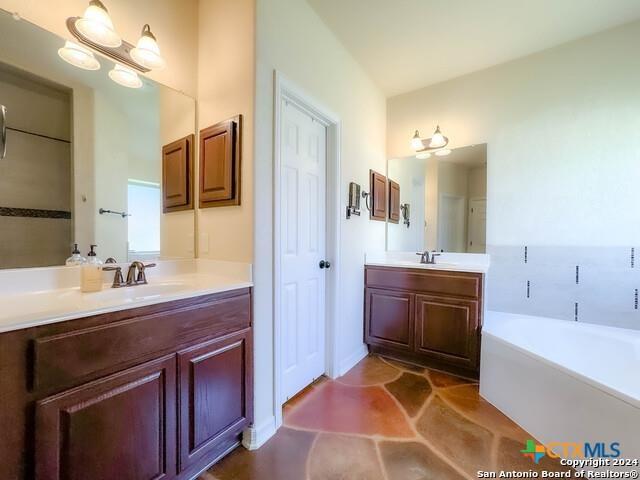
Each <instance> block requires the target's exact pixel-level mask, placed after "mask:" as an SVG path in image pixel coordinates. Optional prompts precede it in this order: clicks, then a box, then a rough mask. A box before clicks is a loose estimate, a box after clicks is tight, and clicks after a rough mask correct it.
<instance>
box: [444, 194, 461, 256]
mask: <svg viewBox="0 0 640 480" xmlns="http://www.w3.org/2000/svg"><path fill="white" fill-rule="evenodd" d="M465 203H466V202H465V197H460V196H457V195H449V194H442V195H440V198H439V199H438V249H439V250H440V249H442V250H444V251H445V252H464V251H466V248H465Z"/></svg>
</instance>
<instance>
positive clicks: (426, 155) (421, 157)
mask: <svg viewBox="0 0 640 480" xmlns="http://www.w3.org/2000/svg"><path fill="white" fill-rule="evenodd" d="M430 156H431V154H430V153H429V152H418V153H417V154H416V158H417V159H418V160H426V159H427V158H429V157H430Z"/></svg>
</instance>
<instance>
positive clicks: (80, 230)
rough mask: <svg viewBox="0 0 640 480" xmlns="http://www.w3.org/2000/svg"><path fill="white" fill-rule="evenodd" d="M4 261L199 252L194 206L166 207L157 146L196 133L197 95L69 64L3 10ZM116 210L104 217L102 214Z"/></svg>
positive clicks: (53, 45)
mask: <svg viewBox="0 0 640 480" xmlns="http://www.w3.org/2000/svg"><path fill="white" fill-rule="evenodd" d="M0 31H2V42H0V105H4V106H6V111H7V114H6V119H5V122H4V124H5V126H6V127H7V130H6V131H7V139H6V156H5V158H3V159H0V268H20V267H40V266H56V265H63V264H64V263H65V260H66V258H67V257H69V255H70V252H71V249H72V245H73V243H78V244H79V247H80V250H81V253H82V254H83V255H86V253H87V251H88V248H89V245H90V244H97V245H98V248H97V251H98V255H99V257H101V258H102V259H106V258H108V257H114V258H115V259H116V260H117V261H118V262H127V261H131V260H134V259H135V260H141V259H145V260H147V259H161V258H165V259H168V258H184V257H193V254H194V245H193V242H194V237H195V235H194V228H195V220H194V211H193V210H185V211H180V212H170V213H162V203H161V185H162V146H163V145H167V144H169V143H171V142H173V141H175V140H178V139H180V138H183V137H185V136H187V135H190V134H193V133H194V132H195V118H196V115H195V100H194V99H193V98H191V97H189V96H187V95H184V94H183V93H181V92H178V91H175V90H173V89H171V88H168V87H166V86H163V85H160V84H158V83H156V82H154V81H151V80H149V79H147V78H144V77H142V76H141V79H142V87H141V88H139V89H131V88H125V87H123V86H121V85H118V84H116V83H115V82H113V81H112V80H111V79H110V78H109V76H108V72H109V71H110V70H111V69H112V68H113V67H114V64H113V62H112V61H110V60H107V59H105V58H103V57H101V56H100V55H99V54H96V58H97V59H98V61H99V62H100V66H101V68H100V69H99V70H97V71H87V70H82V69H80V68H77V67H75V66H73V65H70V64H68V63H66V62H64V61H63V60H62V59H61V58H60V57H59V56H58V49H59V48H60V47H62V46H63V45H64V44H65V41H64V39H63V38H61V37H58V36H57V35H55V34H52V33H50V32H48V31H46V30H44V29H42V28H40V27H38V26H35V25H33V24H31V23H29V22H28V21H24V20H20V21H16V20H15V19H14V18H13V17H12V16H11V15H10V14H9V13H7V12H4V11H2V10H0ZM101 209H102V210H103V211H104V210H108V211H111V212H119V213H120V214H118V213H103V214H101V213H100V210H101Z"/></svg>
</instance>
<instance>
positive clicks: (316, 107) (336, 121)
mask: <svg viewBox="0 0 640 480" xmlns="http://www.w3.org/2000/svg"><path fill="white" fill-rule="evenodd" d="M283 101H287V102H290V103H292V104H294V105H295V106H296V107H298V108H300V109H301V110H302V111H304V112H306V113H307V114H309V115H310V116H311V117H312V118H314V119H315V120H316V121H318V122H320V123H321V124H323V125H324V126H325V127H326V129H327V136H326V138H327V148H326V157H327V158H326V170H327V171H326V181H325V183H326V230H325V232H326V241H325V249H326V258H327V259H328V260H330V261H331V268H330V269H328V270H325V272H326V278H325V319H324V320H325V321H324V323H325V374H326V375H327V376H329V377H331V378H335V377H337V376H338V365H339V362H338V351H337V350H338V349H337V346H338V341H337V328H336V325H337V322H336V320H337V318H338V303H339V302H338V296H339V292H340V268H341V265H340V219H341V216H340V213H341V209H340V185H341V184H342V183H341V169H340V132H341V121H340V117H338V116H337V115H336V114H334V113H333V112H331V111H330V110H328V109H327V108H325V107H324V106H323V105H322V104H321V103H320V102H318V101H316V100H315V99H314V98H313V97H311V96H310V95H308V94H307V93H305V92H304V91H303V90H302V89H300V88H299V87H297V86H296V85H295V84H294V83H292V82H291V81H289V80H288V79H287V78H286V77H285V76H284V75H283V74H282V73H280V72H278V71H277V70H275V71H274V106H273V107H274V108H273V110H274V120H273V125H274V129H273V130H274V136H273V161H274V168H273V172H274V174H273V205H274V207H273V208H274V212H273V218H274V225H273V323H274V324H273V355H274V359H273V360H274V389H273V390H274V399H273V400H274V402H273V403H274V410H275V411H274V416H275V419H276V428H279V427H280V426H281V425H282V405H283V404H284V402H285V399H284V396H283V393H282V345H281V343H282V342H281V335H282V316H281V305H280V302H279V299H280V296H281V293H282V292H281V288H280V280H281V273H282V271H281V269H282V259H281V255H280V247H281V242H282V240H281V238H280V227H281V215H280V208H281V204H280V203H281V202H280V193H281V185H280V176H281V172H282V157H281V155H282V152H281V151H280V150H281V149H280V140H281V135H282V132H281V121H282V116H283V112H282V108H281V105H282V102H283Z"/></svg>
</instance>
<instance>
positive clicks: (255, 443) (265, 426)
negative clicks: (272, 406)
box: [242, 416, 278, 450]
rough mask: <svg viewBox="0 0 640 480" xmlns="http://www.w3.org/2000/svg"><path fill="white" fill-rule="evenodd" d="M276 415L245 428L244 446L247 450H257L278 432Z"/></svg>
mask: <svg viewBox="0 0 640 480" xmlns="http://www.w3.org/2000/svg"><path fill="white" fill-rule="evenodd" d="M276 430H278V429H277V427H276V417H275V416H271V417H269V418H267V419H266V420H264V421H263V422H260V424H258V425H252V426H250V427H248V428H245V430H244V432H243V434H242V446H243V447H244V448H246V449H247V450H257V449H258V448H260V447H261V446H262V445H264V444H265V443H266V442H267V440H269V439H270V438H271V437H273V435H275V433H276Z"/></svg>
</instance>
